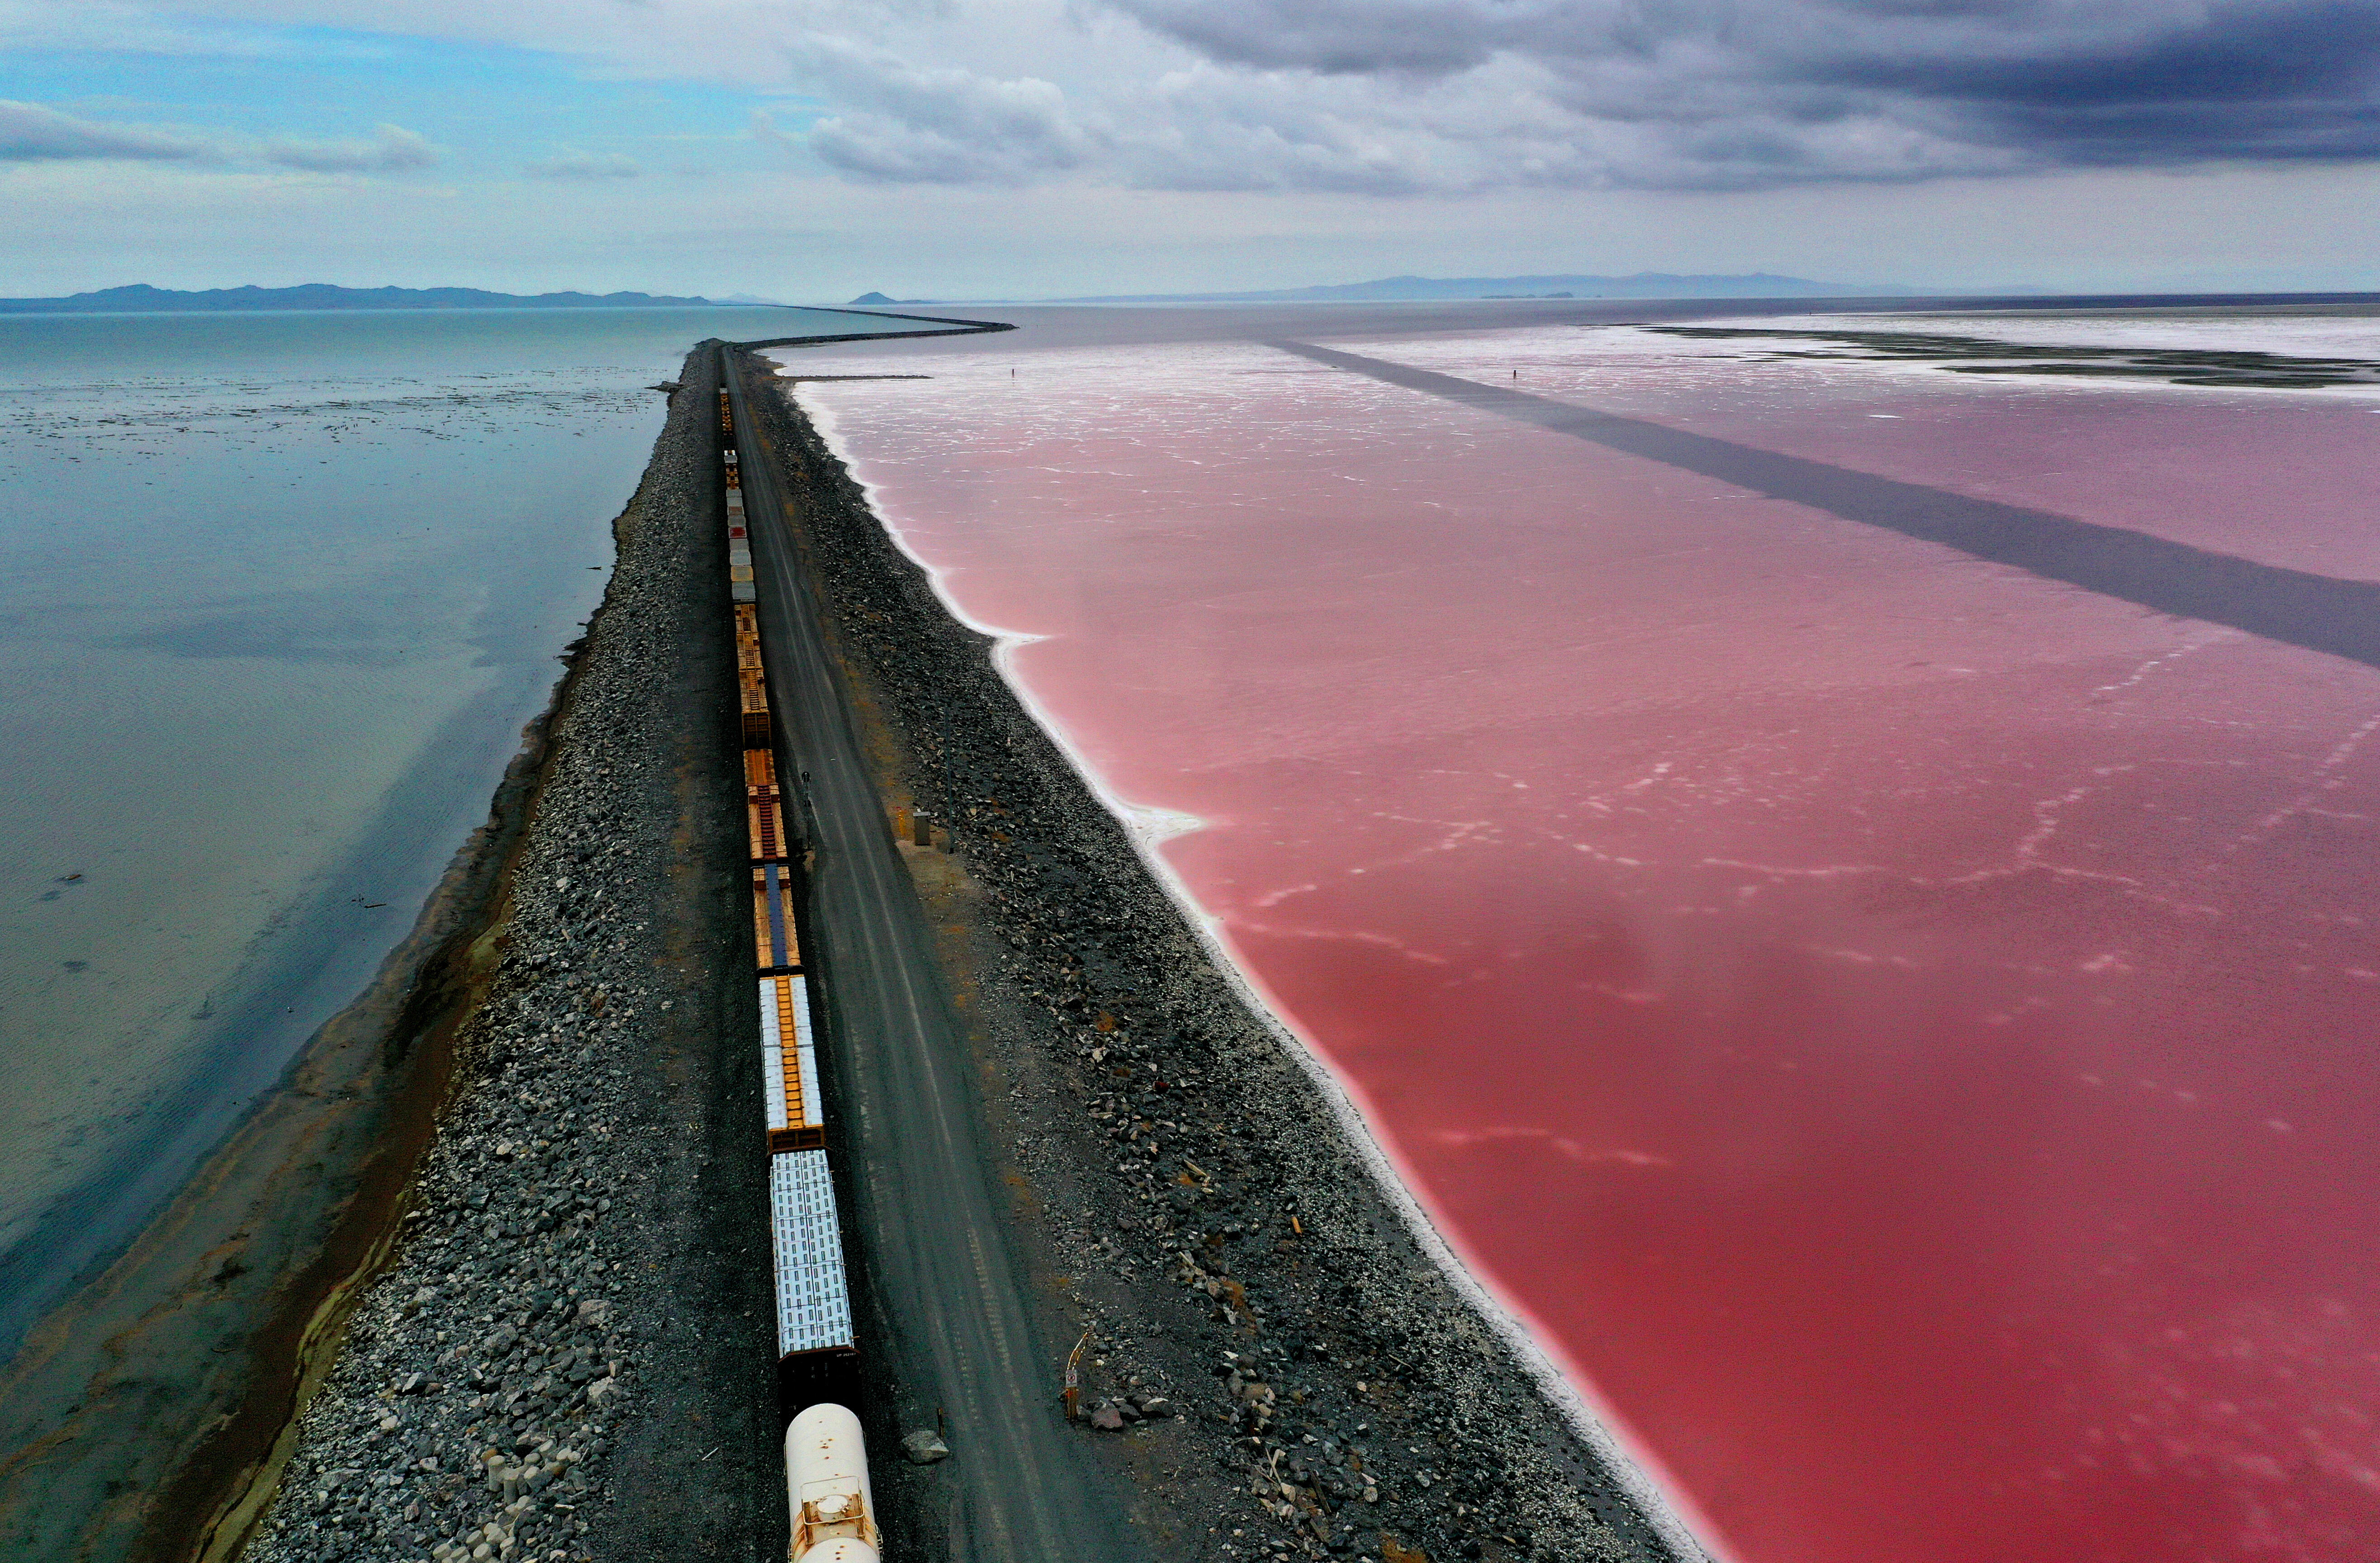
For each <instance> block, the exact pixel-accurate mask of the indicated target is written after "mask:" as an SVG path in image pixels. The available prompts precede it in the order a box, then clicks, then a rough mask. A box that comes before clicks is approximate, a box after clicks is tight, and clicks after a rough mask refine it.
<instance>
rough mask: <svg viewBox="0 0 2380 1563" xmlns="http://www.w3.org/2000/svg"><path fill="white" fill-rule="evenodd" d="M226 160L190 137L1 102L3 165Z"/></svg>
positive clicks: (0, 156)
mask: <svg viewBox="0 0 2380 1563" xmlns="http://www.w3.org/2000/svg"><path fill="white" fill-rule="evenodd" d="M222 155H223V153H222V150H221V149H220V148H218V147H216V146H214V145H212V144H210V143H209V142H206V141H203V140H194V139H192V138H191V137H188V136H183V135H176V134H172V133H169V132H166V131H162V130H151V129H146V128H141V127H139V126H131V125H107V124H102V123H100V122H99V121H96V120H91V119H79V118H77V117H76V116H73V115H70V114H60V113H59V112H58V111H57V110H56V109H54V108H44V107H42V105H41V104H24V103H17V102H14V101H12V100H9V99H0V163H58V162H67V161H72V160H91V159H118V160H131V161H138V162H145V163H206V162H212V161H214V160H216V159H218V158H220V157H221V156H222Z"/></svg>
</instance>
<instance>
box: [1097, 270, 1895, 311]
mask: <svg viewBox="0 0 2380 1563" xmlns="http://www.w3.org/2000/svg"><path fill="white" fill-rule="evenodd" d="M1912 291H1913V289H1910V288H1906V287H1885V286H1879V285H1876V284H1872V283H1850V282H1814V281H1812V280H1811V279H1810V278H1808V277H1805V276H1779V275H1776V274H1775V273H1773V272H1746V273H1742V274H1739V275H1729V276H1682V275H1677V274H1676V273H1672V272H1638V273H1636V274H1635V275H1633V276H1583V275H1582V276H1388V277H1382V278H1380V279H1379V280H1378V281H1377V282H1343V283H1336V284H1331V285H1327V286H1324V287H1284V288H1277V289H1273V290H1271V291H1269V292H1263V293H1151V294H1140V295H1135V296H1130V297H1112V298H1099V299H1051V300H1050V302H1052V303H1059V304H1156V303H1166V302H1190V301H1197V302H1204V303H1250V304H1253V303H1269V302H1282V303H1288V302H1323V301H1327V300H1330V299H1351V300H1352V299H1815V298H1829V299H1835V298H1862V297H1865V298H1877V297H1884V296H1888V295H1898V294H1905V293H1909V292H1912Z"/></svg>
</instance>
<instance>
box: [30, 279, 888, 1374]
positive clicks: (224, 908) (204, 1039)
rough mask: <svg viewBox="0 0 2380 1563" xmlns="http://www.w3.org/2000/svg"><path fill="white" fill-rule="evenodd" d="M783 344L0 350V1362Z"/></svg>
mask: <svg viewBox="0 0 2380 1563" xmlns="http://www.w3.org/2000/svg"><path fill="white" fill-rule="evenodd" d="M853 324H864V323H856V322H854V321H853V320H852V317H849V316H839V315H832V314H816V313H812V312H809V311H783V310H685V311H681V310H669V311H658V310H656V311H517V312H515V311H498V312H485V311H455V312H439V313H425V314H409V313H408V314H401V315H400V314H363V313H356V314H314V315H307V314H277V315H220V314H206V315H176V316H121V315H117V316H67V317H61V316H48V317H0V691H5V699H0V754H5V755H6V757H7V760H6V783H7V785H6V787H5V788H0V1358H5V1357H6V1353H7V1351H8V1350H9V1349H11V1348H12V1347H13V1346H14V1344H15V1342H16V1340H17V1338H18V1336H19V1334H20V1333H21V1331H22V1330H23V1329H24V1327H25V1326H26V1325H27V1324H28V1323H29V1321H30V1319H31V1318H33V1317H35V1316H37V1315H38V1313H40V1312H42V1310H43V1309H44V1308H46V1307H47V1306H48V1305H49V1304H50V1303H51V1302H52V1301H54V1300H55V1298H56V1297H57V1296H58V1294H59V1291H60V1288H63V1287H64V1286H66V1285H67V1284H68V1283H69V1282H70V1281H71V1280H72V1279H73V1277H74V1276H76V1275H77V1274H79V1273H80V1272H82V1271H83V1270H84V1269H85V1268H86V1267H87V1266H88V1265H89V1264H91V1263H92V1262H93V1261H94V1260H97V1259H100V1258H103V1256H104V1255H106V1254H107V1253H109V1252H112V1251H113V1250H114V1249H115V1247H116V1246H117V1245H119V1244H120V1243H121V1242H122V1241H123V1239H124V1238H125V1237H126V1236H127V1235H128V1232H129V1230H130V1229H131V1228H132V1227H134V1226H135V1225H136V1224H137V1223H138V1222H139V1221H140V1219H141V1217H142V1216H144V1215H146V1214H147V1213H148V1212H149V1211H150V1210H152V1208H154V1206H155V1205H156V1203H158V1202H159V1201H160V1200H161V1199H163V1198H164V1197H165V1196H167V1195H169V1194H170V1193H171V1192H172V1191H174V1190H175V1189H176V1187H178V1185H179V1183H180V1181H181V1179H182V1178H184V1177H186V1176H187V1175H188V1169H189V1167H190V1166H191V1165H192V1163H193V1161H194V1159H195V1158H196V1157H197V1156H199V1155H200V1154H202V1153H204V1152H205V1151H206V1150H207V1149H208V1148H209V1147H210V1146H212V1144H214V1143H215V1142H217V1141H218V1140H219V1139H220V1138H221V1136H222V1134H223V1133H224V1131H225V1129H226V1128H227V1126H228V1125H229V1124H230V1123H231V1122H232V1121H234V1119H235V1118H236V1117H237V1114H238V1113H239V1111H240V1109H241V1108H242V1107H243V1106H244V1105H247V1104H248V1103H249V1102H251V1101H252V1100H253V1099H254V1098H255V1097H256V1095H257V1093H260V1092H263V1091H266V1090H269V1089H270V1088H271V1087H272V1085H273V1081H275V1080H276V1078H277V1077H278V1076H279V1075H280V1073H281V1071H282V1069H283V1068H285V1066H286V1065H287V1063H288V1062H289V1059H290V1057H291V1056H292V1055H293V1054H294V1052H295V1051H296V1049H297V1047H298V1046H299V1044H302V1043H303V1041H304V1040H305V1038H306V1037H307V1036H308V1035H310V1033H311V1032H313V1031H314V1030H315V1028H316V1027H318V1026H319V1025H320V1024H321V1023H322V1021H323V1020H325V1019H326V1018H327V1017H329V1016H330V1015H331V1014H333V1013H334V1012H335V1011H336V1010H337V1009H338V1008H340V1007H342V1006H344V1005H345V1004H346V1002H347V1001H349V1000H350V999H352V998H353V997H355V995H357V993H358V991H359V990H360V989H361V988H362V987H363V985H364V984H365V983H366V982H367V981H368V980H369V978H370V974H371V972H372V971H373V970H374V969H375V967H376V966H377V965H378V963H379V962H380V960H381V959H382V957H383V955H384V954H385V953H386V952H387V951H388V949H389V948H390V947H391V946H393V945H394V944H395V942H396V940H397V939H398V938H399V937H400V936H401V935H402V934H404V932H405V931H406V929H407V927H408V926H409V925H410V924H411V922H412V921H413V917H414V915H415V913H416V912H417V911H418V910H419V908H420V906H421V904H422V901H423V899H424V898H425V897H426V896H427V894H428V892H429V890H430V888H431V885H433V884H434V883H435V882H436V880H437V878H438V876H439V874H440V873H441V872H442V871H443V869H444V867H445V865H446V863H447V861H448V860H449V858H450V857H451V856H452V854H453V853H454V851H455V849H456V848H457V847H459V846H460V845H461V844H462V842H463V841H464V839H465V837H466V836H468V834H469V833H470V831H471V830H472V829H473V828H474V827H475V826H477V825H478V824H480V823H481V822H482V821H484V820H485V818H486V817H487V809H488V800H489V798H490V796H491V794H492V792H493V790H494V788H495V785H496V783H497V781H498V780H499V779H500V778H501V776H502V775H503V772H504V765H505V763H506V762H507V761H508V760H509V759H510V758H511V757H512V755H513V754H514V753H515V752H516V750H517V749H518V746H519V741H520V733H521V728H522V726H523V724H524V723H526V722H527V721H528V720H529V719H530V718H531V717H532V716H534V715H535V714H537V712H538V711H539V710H540V708H541V707H542V706H543V704H544V702H545V699H546V696H547V692H548V691H549V690H550V689H551V687H552V685H553V680H554V678H555V677H556V676H557V674H558V672H559V668H558V665H557V664H556V663H555V661H554V657H555V653H558V652H559V651H560V650H561V649H562V648H563V646H564V645H565V643H566V642H568V641H571V640H573V639H574V638H576V636H577V633H578V629H577V626H578V624H579V623H580V621H582V620H584V619H585V618H586V617H588V615H589V612H590V611H591V609H592V608H593V606H594V604H595V603H596V601H597V600H598V598H599V597H600V595H601V590H602V585H603V582H604V580H605V579H606V574H607V570H608V567H609V565H610V562H611V556H612V554H611V535H610V522H611V519H612V518H613V516H614V515H616V514H617V513H618V512H619V510H620V508H621V507H622V506H623V505H624V504H625V501H626V500H627V498H628V496H629V495H631V494H632V493H633V492H634V491H635V488H636V485H637V476H638V473H639V472H640V470H642V468H643V465H644V462H645V458H646V455H647V453H648V451H649V450H650V446H651V443H652V440H653V438H654V436H655V435H656V434H657V433H659V432H660V428H661V421H662V410H663V409H662V397H659V396H657V395H655V394H653V393H652V392H650V391H648V390H645V389H643V388H642V387H644V386H646V385H650V384H651V383H652V382H653V381H655V380H658V379H662V378H665V377H668V376H670V375H672V374H674V372H675V371H676V370H677V368H678V366H679V364H680V362H681V360H682V359H683V357H684V354H685V352H686V349H687V348H689V347H690V346H691V345H692V344H693V343H694V342H696V341H698V340H699V339H701V338H702V337H705V336H723V337H729V338H736V337H744V338H749V337H759V336H786V335H795V334H802V333H805V332H810V331H838V330H848V329H851V328H852V325H853Z"/></svg>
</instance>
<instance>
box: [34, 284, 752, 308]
mask: <svg viewBox="0 0 2380 1563" xmlns="http://www.w3.org/2000/svg"><path fill="white" fill-rule="evenodd" d="M734 307H736V306H734V305H731V304H729V303H728V302H726V301H725V300H722V299H696V298H677V297H675V296H673V295H670V294H656V293H628V292H620V293H528V294H523V293H493V292H490V291H489V290H488V289H486V288H482V287H338V286H336V285H335V284H333V283H327V282H310V283H305V284H302V285H300V286H298V287H256V286H255V285H254V284H252V283H251V284H249V286H247V287H209V288H201V289H199V290H197V291H193V292H185V291H182V290H179V289H176V288H170V287H151V286H150V285H149V284H147V283H145V282H136V283H132V284H130V285H128V286H127V287H102V288H98V289H96V290H94V291H91V292H89V293H74V294H69V295H67V296H66V297H65V298H60V299H0V313H7V314H149V313H164V312H168V311H276V310H289V311H318V310H582V309H619V310H646V309H686V308H699V309H727V308H734ZM745 307H749V306H745Z"/></svg>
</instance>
